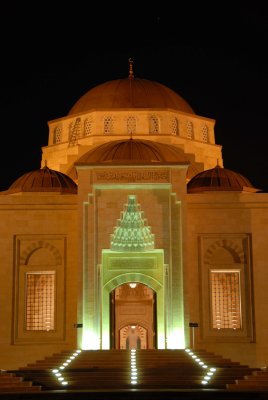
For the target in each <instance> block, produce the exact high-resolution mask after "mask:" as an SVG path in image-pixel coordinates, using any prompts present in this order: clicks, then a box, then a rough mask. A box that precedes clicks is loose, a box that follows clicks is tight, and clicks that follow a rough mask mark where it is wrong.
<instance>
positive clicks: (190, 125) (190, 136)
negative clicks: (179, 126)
mask: <svg viewBox="0 0 268 400" xmlns="http://www.w3.org/2000/svg"><path fill="white" fill-rule="evenodd" d="M186 131H187V138H188V139H193V136H194V128H193V123H192V122H191V121H187V123H186Z"/></svg>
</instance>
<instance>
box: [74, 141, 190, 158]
mask: <svg viewBox="0 0 268 400" xmlns="http://www.w3.org/2000/svg"><path fill="white" fill-rule="evenodd" d="M109 163H110V164H126V163H127V164H130V165H131V164H137V163H138V164H151V163H152V164H155V163H160V164H165V163H167V164H168V163H174V164H189V163H190V162H189V160H187V159H186V157H185V155H184V153H183V151H182V150H181V149H178V148H176V147H174V146H172V145H168V144H164V143H158V142H152V141H150V140H140V139H135V140H134V139H132V138H130V139H124V140H114V141H112V142H108V143H104V144H102V145H99V146H97V147H95V148H94V149H92V150H90V151H88V152H87V153H85V154H84V155H83V156H82V157H80V158H79V159H78V160H77V161H76V163H75V165H79V164H84V165H85V164H109Z"/></svg>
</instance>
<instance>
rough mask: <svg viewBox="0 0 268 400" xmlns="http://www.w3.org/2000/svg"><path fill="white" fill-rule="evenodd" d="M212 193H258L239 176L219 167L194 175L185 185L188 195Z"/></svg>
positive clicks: (248, 182) (258, 190)
mask: <svg viewBox="0 0 268 400" xmlns="http://www.w3.org/2000/svg"><path fill="white" fill-rule="evenodd" d="M212 191H238V192H251V193H256V192H260V191H261V190H260V189H256V188H255V187H254V186H253V185H252V184H251V182H250V181H249V180H248V179H247V178H246V177H244V176H243V175H241V174H239V173H238V172H234V171H231V170H229V169H226V168H222V167H220V166H218V165H217V166H216V167H215V168H212V169H208V170H205V171H202V172H200V173H199V174H197V175H195V176H194V177H193V178H192V179H191V180H190V181H189V182H188V184H187V192H188V193H202V192H212Z"/></svg>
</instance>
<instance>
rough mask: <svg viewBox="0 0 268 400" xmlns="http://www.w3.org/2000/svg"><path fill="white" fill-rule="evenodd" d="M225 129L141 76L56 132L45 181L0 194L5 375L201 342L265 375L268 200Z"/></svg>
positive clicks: (113, 87) (108, 89)
mask: <svg viewBox="0 0 268 400" xmlns="http://www.w3.org/2000/svg"><path fill="white" fill-rule="evenodd" d="M214 124H215V121H214V120H212V119H209V118H206V117H203V116H199V115H197V114H195V112H194V111H193V110H192V108H191V107H190V106H189V104H188V103H187V102H186V101H185V100H184V99H182V98H181V97H180V96H179V95H178V94H176V93H175V92H173V91H172V90H171V89H169V88H167V87H166V86H164V85H161V84H160V83H157V82H153V81H149V80H145V79H137V78H135V77H134V74H133V70H132V64H130V71H129V76H128V77H127V78H124V79H117V80H113V81H109V82H106V83H103V84H102V85H98V86H96V87H95V88H93V89H91V90H89V91H88V92H87V93H86V94H85V95H84V96H82V97H81V98H80V99H79V100H78V101H77V102H76V103H75V104H74V106H73V107H72V108H71V110H70V112H69V113H68V115H67V116H65V117H62V118H59V119H56V120H53V121H50V122H49V123H48V126H49V137H48V145H47V146H45V147H44V148H43V149H42V160H41V165H40V167H41V168H40V170H37V171H31V172H28V173H25V175H23V176H22V177H19V178H18V180H17V181H15V182H14V183H13V185H11V187H10V188H9V189H8V190H7V191H4V192H2V193H1V196H0V215H1V226H0V229H1V253H0V254H1V272H0V273H1V284H0V285H1V288H0V296H1V297H0V300H1V306H0V307H1V314H2V320H3V321H5V324H2V325H1V327H0V331H1V334H0V340H1V349H2V350H1V355H0V361H1V365H2V366H3V368H6V369H9V368H16V367H18V366H21V365H25V364H26V363H28V362H33V361H35V360H36V359H39V358H43V357H45V356H46V355H50V354H51V353H53V352H56V351H57V352H58V351H61V350H64V349H73V348H76V347H79V348H86V349H109V348H118V349H126V348H133V347H134V348H141V349H147V348H159V349H165V348H166V349H172V348H184V347H185V346H193V344H194V345H195V346H196V347H202V348H205V349H207V350H210V351H214V352H216V353H219V354H223V355H225V356H228V357H231V358H233V359H237V360H239V361H241V362H245V363H247V364H250V365H253V366H263V365H266V363H267V362H268V346H267V344H266V337H267V329H268V316H267V312H266V309H265V305H267V303H268V291H267V279H268V269H267V268H266V262H267V261H266V260H267V259H268V246H267V244H266V237H267V234H268V224H267V221H268V194H266V193H258V190H257V189H255V188H254V187H253V186H252V184H251V183H250V182H249V181H248V180H247V179H246V178H245V177H243V176H242V175H240V174H238V173H236V172H233V171H229V170H228V169H225V168H224V167H223V159H222V149H221V146H220V145H218V144H216V143H215V136H214ZM192 323H194V324H192ZM191 325H198V326H196V327H195V328H193V327H191Z"/></svg>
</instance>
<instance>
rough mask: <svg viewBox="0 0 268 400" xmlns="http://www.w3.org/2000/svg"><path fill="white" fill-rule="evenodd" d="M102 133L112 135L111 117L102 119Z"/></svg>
mask: <svg viewBox="0 0 268 400" xmlns="http://www.w3.org/2000/svg"><path fill="white" fill-rule="evenodd" d="M103 131H104V133H112V131H113V119H112V117H111V116H107V117H105V118H104V124H103Z"/></svg>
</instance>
